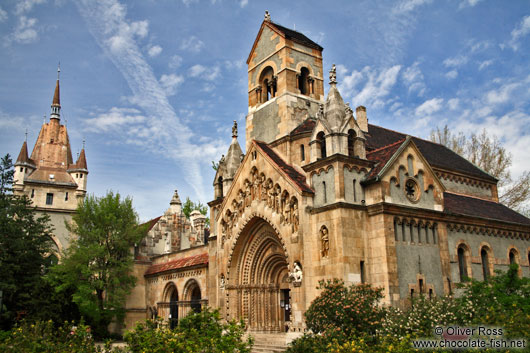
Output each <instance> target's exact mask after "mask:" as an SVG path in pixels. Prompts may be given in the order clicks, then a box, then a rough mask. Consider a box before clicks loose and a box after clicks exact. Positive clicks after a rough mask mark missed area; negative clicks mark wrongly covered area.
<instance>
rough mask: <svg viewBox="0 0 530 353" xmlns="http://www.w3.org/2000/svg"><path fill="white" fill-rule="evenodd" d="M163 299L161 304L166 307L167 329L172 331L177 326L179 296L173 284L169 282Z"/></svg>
mask: <svg viewBox="0 0 530 353" xmlns="http://www.w3.org/2000/svg"><path fill="white" fill-rule="evenodd" d="M163 298H164V299H163V303H164V304H165V305H168V310H167V320H168V323H169V327H170V328H171V329H173V328H174V327H176V326H177V325H178V321H179V307H178V301H179V295H178V291H177V287H176V286H175V284H174V283H172V282H171V283H169V284H168V285H167V286H166V288H165V290H164V296H163Z"/></svg>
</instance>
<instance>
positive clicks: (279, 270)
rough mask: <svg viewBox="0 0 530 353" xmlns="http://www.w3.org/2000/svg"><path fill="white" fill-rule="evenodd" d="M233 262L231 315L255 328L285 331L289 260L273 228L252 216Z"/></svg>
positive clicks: (229, 289) (230, 280)
mask: <svg viewBox="0 0 530 353" xmlns="http://www.w3.org/2000/svg"><path fill="white" fill-rule="evenodd" d="M230 263H231V265H230V273H229V278H228V285H227V286H226V291H227V296H228V301H227V304H228V305H227V313H228V315H229V317H230V318H236V319H243V320H244V321H245V322H246V324H247V327H249V329H250V330H252V331H268V332H273V331H276V332H278V331H280V332H281V331H285V328H286V325H287V322H288V321H289V320H290V305H289V283H288V282H287V279H288V268H287V263H288V262H287V254H286V252H285V248H284V245H283V244H282V242H281V241H280V238H279V235H278V234H277V233H276V231H275V230H274V228H273V227H272V226H271V225H270V224H269V223H267V222H266V221H265V220H263V219H261V218H259V217H255V218H254V219H252V220H251V221H250V222H249V223H247V225H246V226H245V228H244V229H243V230H242V231H241V235H240V236H239V238H238V240H237V243H236V246H235V248H234V252H233V253H232V257H231V261H230ZM286 303H287V304H288V305H287V306H286V305H285V304H286ZM282 304H283V305H282Z"/></svg>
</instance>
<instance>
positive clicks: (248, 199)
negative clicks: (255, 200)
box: [244, 179, 252, 207]
mask: <svg viewBox="0 0 530 353" xmlns="http://www.w3.org/2000/svg"><path fill="white" fill-rule="evenodd" d="M244 193H245V207H248V206H250V203H251V202H252V195H251V194H252V191H251V184H250V181H248V179H246V180H245V191H244Z"/></svg>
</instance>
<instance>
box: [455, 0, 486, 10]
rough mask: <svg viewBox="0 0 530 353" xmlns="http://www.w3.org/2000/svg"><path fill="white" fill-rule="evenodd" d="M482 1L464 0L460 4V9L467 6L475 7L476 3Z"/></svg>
mask: <svg viewBox="0 0 530 353" xmlns="http://www.w3.org/2000/svg"><path fill="white" fill-rule="evenodd" d="M481 1H482V0H463V1H462V2H461V3H460V5H459V6H458V9H463V8H466V7H474V6H475V5H476V4H478V3H479V2H481Z"/></svg>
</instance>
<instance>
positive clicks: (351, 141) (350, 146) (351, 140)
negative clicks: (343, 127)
mask: <svg viewBox="0 0 530 353" xmlns="http://www.w3.org/2000/svg"><path fill="white" fill-rule="evenodd" d="M355 136H356V134H355V131H354V130H353V129H350V130H348V156H350V157H354V156H355V155H354V144H355Z"/></svg>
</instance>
